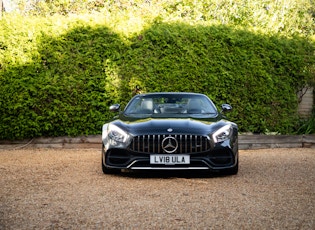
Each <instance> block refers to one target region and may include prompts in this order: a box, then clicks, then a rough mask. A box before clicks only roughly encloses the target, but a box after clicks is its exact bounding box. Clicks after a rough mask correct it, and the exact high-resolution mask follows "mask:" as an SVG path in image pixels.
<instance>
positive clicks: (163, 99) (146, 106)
mask: <svg viewBox="0 0 315 230" xmlns="http://www.w3.org/2000/svg"><path fill="white" fill-rule="evenodd" d="M125 114H126V115H136V114H139V115H141V114H143V115H145V114H152V115H156V116H162V117H165V116H174V115H175V114H177V115H179V114H180V115H181V116H180V117H183V116H185V115H186V116H191V115H209V114H212V115H213V114H217V110H216V108H215V106H214V104H213V103H212V101H211V100H210V99H209V98H208V97H207V96H205V95H202V94H146V95H138V96H135V97H134V98H133V99H132V100H131V101H130V103H129V104H128V106H127V107H126V109H125Z"/></svg>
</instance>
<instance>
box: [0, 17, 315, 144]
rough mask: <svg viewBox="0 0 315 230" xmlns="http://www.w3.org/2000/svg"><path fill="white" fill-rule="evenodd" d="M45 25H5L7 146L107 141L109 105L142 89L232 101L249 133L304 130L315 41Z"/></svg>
mask: <svg viewBox="0 0 315 230" xmlns="http://www.w3.org/2000/svg"><path fill="white" fill-rule="evenodd" d="M37 20H40V19H37ZM45 20H46V21H41V22H39V21H36V20H35V21H34V20H32V19H29V21H27V20H26V21H24V22H23V23H19V22H18V21H19V20H18V19H16V21H15V24H12V21H6V20H2V22H3V23H2V26H1V27H0V34H2V37H1V40H0V58H1V59H0V60H1V63H0V64H1V66H0V68H1V71H0V139H21V138H29V137H37V136H64V135H68V136H78V135H87V134H100V133H101V126H102V124H103V123H104V122H105V121H107V120H108V119H110V117H112V115H113V114H110V113H109V111H108V106H109V105H110V104H112V103H117V102H120V103H122V104H125V103H126V102H127V101H128V100H129V99H130V98H131V96H132V95H133V90H134V88H135V86H137V85H138V86H140V87H141V88H142V90H143V91H144V92H158V91H192V92H200V93H205V94H207V95H208V96H209V97H210V98H212V99H213V100H214V102H215V103H216V104H217V105H218V106H219V105H220V104H222V103H230V104H231V105H232V106H233V107H234V111H233V112H232V113H231V114H230V115H229V117H230V118H231V119H232V120H233V121H235V122H237V123H238V124H239V127H240V130H241V131H251V132H265V131H267V130H268V131H270V132H271V131H275V132H279V133H283V134H285V133H293V132H294V131H295V130H297V129H298V128H299V127H298V117H297V98H296V91H297V90H298V89H299V87H301V85H303V84H305V83H306V82H309V81H310V80H311V79H313V77H314V63H315V60H314V44H313V43H312V42H311V40H308V39H306V38H301V37H293V38H286V37H281V36H279V35H262V34H258V33H253V32H250V31H248V30H245V29H236V28H232V27H229V26H222V25H220V26H213V25H212V26H206V25H198V24H195V25H189V24H187V23H178V22H174V23H165V22H161V21H160V22H159V21H156V22H155V23H154V24H152V25H151V26H148V27H147V28H146V29H144V30H142V31H140V32H136V33H134V34H133V36H130V35H128V36H127V35H124V34H122V33H118V32H117V31H115V30H113V29H112V28H111V26H109V25H108V24H106V23H105V24H101V23H100V24H95V23H89V22H86V21H83V20H79V19H78V20H70V19H69V18H67V19H66V18H65V19H60V18H59V19H58V20H59V21H58V23H59V24H61V25H62V26H60V27H58V28H57V27H54V26H53V25H55V24H56V23H57V22H56V21H54V20H53V19H45ZM50 20H51V21H50ZM30 28H31V29H30ZM61 28H62V29H61Z"/></svg>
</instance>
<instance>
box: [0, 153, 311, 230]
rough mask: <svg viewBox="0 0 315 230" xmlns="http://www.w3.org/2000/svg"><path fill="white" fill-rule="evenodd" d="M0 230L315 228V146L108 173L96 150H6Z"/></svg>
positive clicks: (1, 160)
mask: <svg viewBox="0 0 315 230" xmlns="http://www.w3.org/2000/svg"><path fill="white" fill-rule="evenodd" d="M0 175H1V177H0V229H1V230H2V229H109V228H110V229H315V149H308V148H300V149H299V148H289V149H260V150H241V151H240V168H239V173H238V174H237V175H235V176H220V175H215V174H205V173H196V172H191V171H190V172H187V173H183V172H167V173H165V172H164V173H160V172H155V173H151V172H149V173H147V172H146V173H132V172H124V173H121V174H118V175H104V174H103V173H102V170H101V153H100V150H95V149H85V150H80V149H20V150H0Z"/></svg>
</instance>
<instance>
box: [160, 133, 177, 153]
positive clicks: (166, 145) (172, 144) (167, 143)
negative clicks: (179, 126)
mask: <svg viewBox="0 0 315 230" xmlns="http://www.w3.org/2000/svg"><path fill="white" fill-rule="evenodd" d="M177 148H178V142H177V140H176V138H175V137H172V136H168V137H165V138H164V139H163V141H162V149H163V150H164V151H165V152H166V153H173V152H175V151H176V150H177Z"/></svg>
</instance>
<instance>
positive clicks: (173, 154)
mask: <svg viewBox="0 0 315 230" xmlns="http://www.w3.org/2000/svg"><path fill="white" fill-rule="evenodd" d="M231 109H232V107H231V106H230V105H228V104H223V105H222V112H225V111H229V110H231ZM110 110H111V111H113V112H119V114H118V115H117V116H115V117H114V119H113V120H111V121H110V122H109V123H106V124H104V125H103V130H102V144H103V146H102V170H103V172H104V173H114V172H119V171H120V170H121V169H130V170H193V169H195V170H209V171H215V172H223V173H226V174H237V172H238V127H237V125H236V124H235V123H233V122H230V121H227V120H226V117H225V116H224V115H223V114H222V113H221V112H219V111H218V110H217V109H216V107H215V105H214V104H213V102H212V101H211V100H210V99H209V98H208V97H207V96H206V95H204V94H197V93H179V92H176V93H171V92H166V93H147V94H139V95H136V96H134V97H133V98H132V99H131V100H130V102H129V103H128V104H127V106H126V107H125V109H124V110H123V111H120V105H119V104H115V105H112V106H111V107H110Z"/></svg>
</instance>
